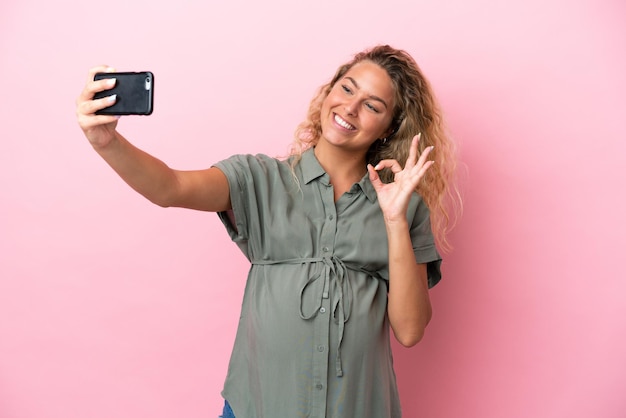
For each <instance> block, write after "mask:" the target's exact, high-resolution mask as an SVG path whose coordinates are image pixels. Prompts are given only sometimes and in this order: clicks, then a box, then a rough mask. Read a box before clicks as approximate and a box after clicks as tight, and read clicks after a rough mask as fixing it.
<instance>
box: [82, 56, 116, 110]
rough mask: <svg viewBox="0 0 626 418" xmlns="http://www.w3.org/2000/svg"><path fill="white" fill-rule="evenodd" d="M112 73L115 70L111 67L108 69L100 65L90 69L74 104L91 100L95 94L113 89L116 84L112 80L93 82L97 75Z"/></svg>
mask: <svg viewBox="0 0 626 418" xmlns="http://www.w3.org/2000/svg"><path fill="white" fill-rule="evenodd" d="M114 71H115V69H114V68H113V67H109V66H106V65H100V66H98V67H93V68H92V69H90V70H89V75H88V76H87V82H86V83H85V87H84V88H83V91H82V92H81V93H80V95H79V96H78V98H77V99H76V103H77V104H78V103H79V102H83V101H86V100H91V99H93V96H94V95H95V94H96V93H98V92H101V91H104V90H108V89H111V88H113V87H114V86H115V82H116V80H115V79H114V78H109V79H103V80H97V81H96V80H94V77H95V75H96V74H97V73H110V72H114Z"/></svg>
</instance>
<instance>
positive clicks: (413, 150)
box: [404, 132, 422, 170]
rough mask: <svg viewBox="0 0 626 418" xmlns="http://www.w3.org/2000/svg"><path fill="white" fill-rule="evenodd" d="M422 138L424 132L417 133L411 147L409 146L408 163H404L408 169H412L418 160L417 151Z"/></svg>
mask: <svg viewBox="0 0 626 418" xmlns="http://www.w3.org/2000/svg"><path fill="white" fill-rule="evenodd" d="M421 138H422V133H421V132H420V133H418V134H417V135H415V136H414V137H413V139H412V140H411V147H410V148H409V156H408V157H407V159H406V164H405V165H404V167H405V168H406V169H409V170H410V169H412V168H413V167H414V166H415V164H416V162H417V153H418V145H419V141H420V139H421Z"/></svg>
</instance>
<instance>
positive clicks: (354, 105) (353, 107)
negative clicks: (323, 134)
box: [344, 100, 358, 116]
mask: <svg viewBox="0 0 626 418" xmlns="http://www.w3.org/2000/svg"><path fill="white" fill-rule="evenodd" d="M357 109H358V102H357V100H348V101H346V104H345V105H344V110H345V111H346V113H347V114H348V115H350V116H356V114H357Z"/></svg>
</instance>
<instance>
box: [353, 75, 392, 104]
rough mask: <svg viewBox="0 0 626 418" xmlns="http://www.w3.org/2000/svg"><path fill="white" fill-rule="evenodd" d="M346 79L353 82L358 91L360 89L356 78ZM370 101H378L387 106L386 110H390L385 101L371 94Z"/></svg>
mask: <svg viewBox="0 0 626 418" xmlns="http://www.w3.org/2000/svg"><path fill="white" fill-rule="evenodd" d="M345 78H346V79H348V80H350V82H352V84H354V87H356V88H357V89H360V87H359V84H358V83H357V82H356V80H355V79H354V78H352V77H350V76H346V77H345ZM370 99H372V100H376V101H378V102H381V103H382V104H383V105H384V106H385V109H388V106H387V103H386V102H385V101H384V100H383V99H381V98H380V97H378V96H375V95H373V94H370Z"/></svg>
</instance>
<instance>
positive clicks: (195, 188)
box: [76, 66, 231, 212]
mask: <svg viewBox="0 0 626 418" xmlns="http://www.w3.org/2000/svg"><path fill="white" fill-rule="evenodd" d="M111 71H112V69H111V68H109V67H106V66H101V67H95V68H92V69H91V70H90V71H89V77H88V79H87V83H86V85H85V88H84V89H83V91H82V92H81V94H80V95H79V96H78V98H77V99H76V116H77V119H78V124H79V126H80V127H81V129H82V130H83V132H84V134H85V136H86V137H87V139H88V140H89V142H90V144H91V145H92V146H93V148H94V149H95V150H96V152H98V154H100V156H101V157H102V158H103V159H104V160H105V161H106V162H107V163H108V164H109V165H110V166H111V167H112V168H113V170H115V172H116V173H117V174H119V176H120V177H121V178H122V179H123V180H124V181H125V182H126V183H128V185H130V186H131V187H132V188H133V189H134V190H136V191H137V192H139V193H140V194H142V195H143V196H145V197H146V198H147V199H148V200H150V201H151V202H153V203H155V204H157V205H159V206H163V207H169V206H175V207H184V208H190V209H197V210H205V211H212V212H217V211H224V210H228V209H230V208H231V205H230V194H229V188H228V181H227V179H226V176H225V175H224V174H223V173H222V172H221V171H220V170H219V169H217V168H209V169H206V170H195V171H180V170H174V169H172V168H170V167H168V166H167V165H166V164H165V163H164V162H162V161H161V160H159V159H157V158H155V157H153V156H151V155H150V154H148V153H146V152H144V151H142V150H140V149H139V148H137V147H135V146H134V145H132V144H131V143H130V142H129V141H128V140H126V138H124V137H123V136H122V135H121V134H120V133H119V132H117V130H116V128H117V122H118V117H116V116H105V115H96V114H95V112H96V111H98V110H100V109H103V108H106V107H108V106H111V105H112V104H113V103H115V97H114V96H109V97H105V98H102V99H97V100H94V94H95V93H96V92H99V91H104V90H108V89H111V88H112V87H113V86H114V84H115V80H114V79H109V80H106V79H105V80H99V81H94V80H93V77H94V75H95V74H96V73H98V72H111Z"/></svg>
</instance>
